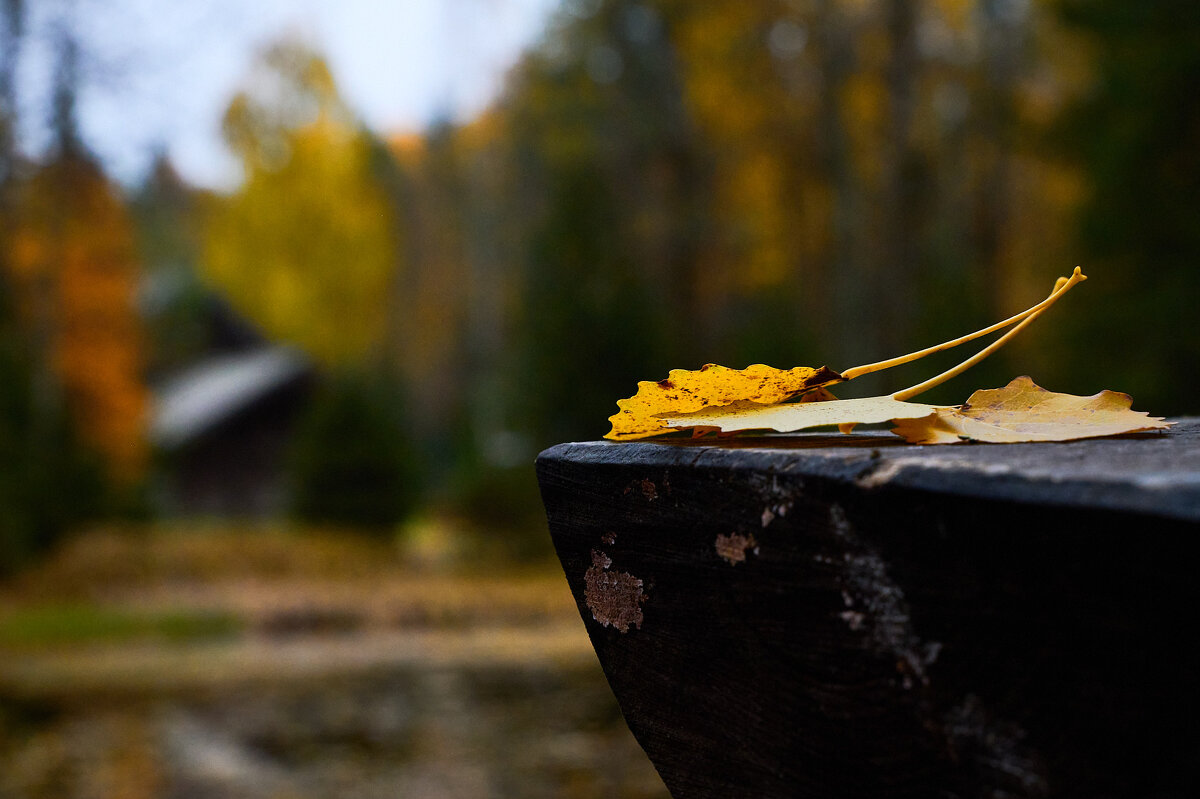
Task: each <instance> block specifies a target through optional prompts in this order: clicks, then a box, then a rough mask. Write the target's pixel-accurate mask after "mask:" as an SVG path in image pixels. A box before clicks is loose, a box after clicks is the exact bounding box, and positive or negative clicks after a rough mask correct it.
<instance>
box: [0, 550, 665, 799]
mask: <svg viewBox="0 0 1200 799" xmlns="http://www.w3.org/2000/svg"><path fill="white" fill-rule="evenodd" d="M426 537H427V538H428V537H429V536H428V533H426ZM431 553H432V554H431ZM446 560H447V558H446V557H445V548H444V547H440V546H432V545H430V543H429V541H425V542H424V543H422V544H421V545H420V546H419V547H417V548H415V549H414V548H413V547H412V546H408V547H404V548H399V547H397V546H396V545H395V544H393V543H391V542H387V541H379V540H373V539H368V538H361V537H355V536H351V535H346V534H339V533H333V532H317V531H307V532H303V533H301V532H296V531H285V530H278V529H276V530H270V529H267V530H264V529H223V528H214V527H207V528H189V529H182V528H179V529H156V530H113V529H108V530H95V531H92V532H90V533H88V534H86V535H83V536H80V537H78V538H76V539H74V540H73V541H71V542H70V543H69V544H68V545H67V546H65V547H64V548H63V549H61V550H60V551H59V552H57V553H55V555H54V556H53V557H52V558H51V559H49V560H48V561H46V562H45V563H43V564H41V565H39V566H38V567H36V568H34V569H32V570H30V571H28V572H26V573H24V574H22V575H20V576H19V577H17V578H15V579H13V580H11V581H10V582H9V583H8V584H6V585H3V586H0V797H5V799H7V797H30V799H33V798H34V797H37V798H38V799H40V798H41V797H63V799H73V797H93V796H104V797H107V796H119V797H159V796H162V797H174V796H180V797H182V796H187V797H197V798H198V799H206V798H207V797H225V796H231V797H232V796H238V797H249V798H250V799H255V798H256V797H264V799H265V798H266V797H285V796H295V797H326V796H329V797H334V796H363V797H370V796H381V797H382V796H387V797H396V796H420V797H427V798H428V799H439V797H450V796H470V797H483V798H484V799H486V798H487V797H509V796H513V797H531V798H536V797H541V796H545V797H559V796H562V797H590V796H597V797H598V796H618V797H620V796H624V797H635V798H636V797H647V798H648V797H659V798H660V799H661V798H662V797H665V796H666V794H665V789H663V787H662V784H661V782H660V781H659V780H658V778H657V776H656V775H655V774H654V772H653V769H652V768H651V767H650V765H649V762H648V761H647V760H646V758H645V756H644V754H643V753H642V752H641V751H640V749H639V748H638V747H637V745H636V743H634V741H633V740H632V737H631V736H630V735H629V733H628V730H627V729H626V728H625V727H624V724H623V722H622V720H621V718H620V715H619V711H618V710H617V709H616V707H615V703H614V701H613V699H612V697H611V694H610V693H609V692H608V689H607V686H606V684H605V683H604V680H603V675H602V674H601V673H600V670H599V666H598V665H597V663H596V660H595V656H594V654H593V653H592V651H591V647H590V644H589V642H588V640H587V637H586V634H585V632H584V628H583V625H582V623H581V622H580V620H579V616H578V612H577V610H576V608H575V605H574V602H573V600H572V599H571V597H570V595H569V593H568V591H567V588H566V582H565V580H564V579H563V577H562V575H561V573H560V572H559V571H558V570H557V566H555V565H553V564H550V563H544V564H541V565H533V566H530V565H525V566H522V567H519V568H517V567H513V566H511V565H508V564H505V563H503V562H500V561H489V560H488V559H486V558H483V559H479V558H477V559H475V560H474V561H472V562H470V564H469V565H463V563H462V561H459V562H458V565H449V566H448V565H447V564H446Z"/></svg>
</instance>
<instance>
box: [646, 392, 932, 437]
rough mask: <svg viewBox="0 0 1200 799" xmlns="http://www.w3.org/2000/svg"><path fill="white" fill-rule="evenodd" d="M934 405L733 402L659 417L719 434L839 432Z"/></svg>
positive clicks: (888, 400)
mask: <svg viewBox="0 0 1200 799" xmlns="http://www.w3.org/2000/svg"><path fill="white" fill-rule="evenodd" d="M938 410H939V408H938V407H937V406H935V405H922V404H921V403H918V402H902V401H900V400H897V399H893V398H892V397H862V398H859V399H845V400H839V399H835V400H829V401H827V402H790V403H785V404H782V405H769V406H764V405H759V404H757V403H752V402H734V403H730V404H728V405H725V406H723V407H720V408H705V409H703V410H700V411H696V412H693V413H686V414H672V415H670V416H664V417H662V419H663V421H664V422H666V424H667V426H668V427H671V428H676V429H678V428H689V427H702V428H712V429H716V430H720V431H722V432H732V431H742V430H774V431H776V432H779V433H791V432H794V431H796V430H804V429H807V428H809V427H822V426H825V425H837V426H839V427H841V428H843V430H848V428H851V427H853V426H854V425H858V424H879V423H881V422H890V421H893V420H897V419H917V418H922V417H926V416H930V415H931V414H935V413H937V411H938Z"/></svg>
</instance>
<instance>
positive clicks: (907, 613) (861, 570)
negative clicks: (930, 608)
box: [829, 504, 942, 690]
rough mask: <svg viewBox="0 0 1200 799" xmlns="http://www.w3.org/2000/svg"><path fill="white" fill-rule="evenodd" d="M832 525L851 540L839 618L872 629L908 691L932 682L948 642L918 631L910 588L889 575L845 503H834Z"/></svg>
mask: <svg viewBox="0 0 1200 799" xmlns="http://www.w3.org/2000/svg"><path fill="white" fill-rule="evenodd" d="M829 526H830V528H831V530H832V531H833V533H834V535H835V536H837V537H838V538H839V539H841V540H842V541H843V542H845V543H846V544H847V551H846V552H845V553H843V561H844V564H845V565H844V571H843V572H842V581H843V587H842V592H841V593H842V604H843V605H844V606H845V610H843V611H841V612H840V613H839V614H838V616H839V617H840V618H841V620H842V621H844V622H845V623H846V624H847V625H848V626H849V627H850V629H851V630H854V631H856V632H857V631H862V632H864V633H866V634H867V636H868V640H870V641H871V643H872V645H873V648H874V649H875V650H876V651H877V652H879V653H881V654H884V653H886V654H887V655H890V656H892V657H894V658H895V659H896V670H897V672H898V673H899V674H900V684H901V685H902V686H903V687H904V688H905V689H906V690H907V689H911V688H912V687H913V686H914V680H915V682H916V683H920V684H921V685H928V684H929V677H928V675H927V673H926V670H927V669H928V668H929V667H930V666H932V665H933V664H934V663H935V662H936V661H937V658H938V655H939V654H940V653H941V649H942V645H941V644H940V643H939V642H937V641H923V640H922V639H921V638H920V637H919V636H918V635H917V633H916V630H915V629H914V625H913V621H912V617H911V610H910V608H909V605H908V600H907V599H905V596H904V591H903V590H902V589H901V588H900V585H899V584H898V583H896V582H895V580H893V579H892V577H891V575H890V574H889V573H888V568H887V564H886V563H885V562H884V560H883V557H882V556H881V555H880V554H879V553H878V552H877V551H876V550H875V549H874V548H873V547H871V546H870V545H868V544H867V543H866V542H864V541H862V540H860V539H859V537H858V535H857V533H856V532H855V530H854V526H853V525H852V524H851V522H850V520H849V518H848V517H847V516H846V511H845V510H844V509H843V508H842V507H841V506H840V505H837V504H833V505H831V506H830V507H829Z"/></svg>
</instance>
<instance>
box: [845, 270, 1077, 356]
mask: <svg viewBox="0 0 1200 799" xmlns="http://www.w3.org/2000/svg"><path fill="white" fill-rule="evenodd" d="M1076 275H1078V280H1076ZM1086 279H1087V276H1086V275H1084V274H1082V273H1081V272H1080V271H1079V267H1076V268H1075V273H1074V274H1072V275H1071V277H1070V278H1059V281H1066V282H1071V281H1074V282H1075V283H1078V282H1079V281H1080V280H1086ZM1060 285H1062V283H1056V284H1055V291H1053V292H1051V294H1050V296H1049V297H1047V298H1046V299H1044V300H1042V301H1041V302H1039V303H1038V304H1037V305H1034V306H1033V307H1031V308H1028V309H1026V310H1024V311H1021V313H1019V314H1016V315H1014V316H1010V317H1009V318H1007V319H1005V320H1004V321H1003V322H996V323H995V324H994V325H989V326H988V327H985V328H983V329H982V330H976V331H975V332H974V333H968V334H967V335H965V336H960V337H958V338H956V339H954V340H953V341H947V342H944V343H942V344H937V345H935V346H932V347H926V348H925V349H923V350H917V351H916V352H910V353H909V354H908V355H901V356H899V357H897V358H889V359H888V360H886V361H877V362H876V363H868V364H864V365H863V366H855V367H853V368H851V369H846V370H845V371H843V372H842V378H843V379H845V380H853V379H854V378H856V377H862V376H863V375H869V374H871V373H872V372H881V371H883V370H884V369H891V368H892V367H893V366H901V365H902V364H906V363H911V362H913V361H916V360H920V359H921V358H924V357H925V356H926V355H933V354H934V353H935V352H941V351H942V350H948V349H952V348H954V347H957V346H958V345H960V344H966V343H967V342H968V341H974V340H975V339H977V338H979V337H980V336H986V335H987V334H988V333H995V332H996V331H997V330H1001V329H1003V328H1006V327H1008V326H1009V325H1011V324H1015V323H1017V322H1020V321H1021V320H1022V319H1027V318H1029V316H1030V315H1032V314H1037V313H1040V312H1042V311H1044V310H1045V309H1046V308H1049V307H1050V305H1051V304H1053V303H1054V301H1055V299H1057V298H1056V297H1055V294H1057V293H1058V287H1059V286H1060Z"/></svg>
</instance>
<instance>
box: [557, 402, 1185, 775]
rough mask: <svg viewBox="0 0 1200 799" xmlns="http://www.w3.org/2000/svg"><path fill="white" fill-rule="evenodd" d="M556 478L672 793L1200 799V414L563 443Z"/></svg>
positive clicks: (633, 719) (616, 656)
mask: <svg viewBox="0 0 1200 799" xmlns="http://www.w3.org/2000/svg"><path fill="white" fill-rule="evenodd" d="M538 477H539V481H540V483H541V487H542V495H543V499H544V502H545V505H546V511H547V515H548V518H549V522H550V531H551V535H552V537H553V539H554V544H555V547H556V548H557V551H558V554H559V557H560V559H561V561H562V565H563V569H564V571H565V573H566V576H567V579H568V582H569V583H570V586H571V590H572V592H573V594H574V596H575V599H576V602H577V604H578V606H579V611H580V614H581V616H582V618H583V620H584V623H585V624H586V626H587V629H588V633H589V634H590V635H591V638H592V642H593V644H594V646H595V649H596V652H597V654H598V656H599V658H600V662H601V664H602V666H603V668H604V671H605V673H606V674H607V676H608V679H609V683H610V685H611V686H612V688H613V691H614V693H615V694H616V696H617V699H618V701H619V702H620V704H621V707H622V710H623V712H624V714H625V718H626V721H627V722H628V724H629V726H630V728H631V729H632V730H633V733H634V735H635V736H636V737H637V739H638V741H639V742H640V743H641V744H642V746H643V747H644V748H645V750H646V751H647V753H648V754H649V755H650V758H651V760H652V761H653V762H654V764H655V766H656V767H657V768H658V770H659V773H660V774H661V775H662V777H663V779H664V781H665V782H666V784H667V787H668V788H669V789H670V791H671V793H672V795H673V796H674V797H675V798H676V799H700V798H701V797H714V798H715V797H721V799H729V798H731V797H754V798H755V799H769V798H770V797H822V799H831V798H835V797H864V798H865V797H870V798H871V799H878V798H879V797H1050V796H1054V797H1059V796H1062V797H1075V796H1079V797H1147V798H1149V797H1156V799H1162V798H1164V797H1193V796H1200V656H1198V655H1197V651H1200V647H1198V646H1197V641H1196V638H1197V634H1198V633H1200V624H1198V623H1197V621H1196V614H1197V608H1200V579H1198V578H1197V574H1196V571H1197V568H1196V561H1195V559H1194V557H1193V556H1192V554H1191V553H1192V551H1193V549H1194V548H1195V539H1196V538H1197V535H1198V534H1200V420H1183V421H1182V422H1181V423H1180V424H1178V425H1177V426H1176V427H1175V428H1174V429H1172V430H1171V431H1170V432H1169V433H1167V434H1164V435H1150V436H1144V437H1135V438H1124V439H1105V440H1093V441H1086V442H1074V443H1063V444H1018V445H1002V446H995V445H992V446H988V445H961V446H948V447H916V446H909V445H904V444H899V443H895V442H894V441H892V440H890V439H888V438H883V437H878V436H876V437H872V436H870V435H865V434H863V435H854V436H850V437H841V436H823V435H805V436H795V437H788V438H785V439H770V438H768V439H757V440H750V441H744V440H737V441H736V442H732V443H731V442H726V443H722V444H717V445H713V444H708V443H702V444H693V443H690V442H688V441H678V442H675V443H634V444H612V443H605V442H590V443H580V444H563V445H559V446H557V447H553V448H551V449H549V450H547V451H545V452H543V453H542V454H541V456H540V457H539V458H538Z"/></svg>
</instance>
